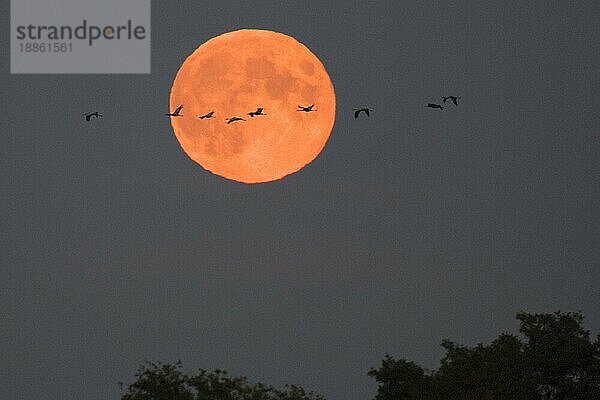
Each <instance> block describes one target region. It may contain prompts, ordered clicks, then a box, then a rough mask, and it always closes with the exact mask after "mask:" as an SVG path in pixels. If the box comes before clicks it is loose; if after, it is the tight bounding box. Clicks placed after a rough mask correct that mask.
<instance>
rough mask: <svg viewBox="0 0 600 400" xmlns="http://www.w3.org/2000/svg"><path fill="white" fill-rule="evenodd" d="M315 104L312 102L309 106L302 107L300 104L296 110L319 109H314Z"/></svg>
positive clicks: (308, 110) (309, 110)
mask: <svg viewBox="0 0 600 400" xmlns="http://www.w3.org/2000/svg"><path fill="white" fill-rule="evenodd" d="M314 106H315V105H314V104H311V105H310V106H308V107H302V106H298V109H297V110H296V111H303V112H311V111H317V110H314V109H313V107H314Z"/></svg>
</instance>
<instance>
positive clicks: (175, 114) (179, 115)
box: [165, 104, 183, 117]
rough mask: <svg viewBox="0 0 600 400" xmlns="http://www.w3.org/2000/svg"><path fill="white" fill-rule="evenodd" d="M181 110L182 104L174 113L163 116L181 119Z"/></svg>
mask: <svg viewBox="0 0 600 400" xmlns="http://www.w3.org/2000/svg"><path fill="white" fill-rule="evenodd" d="M182 108H183V104H182V105H180V106H179V107H177V108H176V109H175V111H174V112H172V113H169V114H165V115H168V116H170V117H183V114H179V113H180V112H181V109H182Z"/></svg>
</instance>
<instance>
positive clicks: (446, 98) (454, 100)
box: [442, 96, 460, 106]
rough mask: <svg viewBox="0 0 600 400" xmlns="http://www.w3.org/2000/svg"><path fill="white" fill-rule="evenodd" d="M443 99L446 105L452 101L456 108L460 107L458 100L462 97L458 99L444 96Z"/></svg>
mask: <svg viewBox="0 0 600 400" xmlns="http://www.w3.org/2000/svg"><path fill="white" fill-rule="evenodd" d="M442 99H444V103H445V102H446V100H448V99H450V100H452V102H453V103H454V105H455V106H457V105H458V101H457V100H458V99H460V97H456V96H444V97H442Z"/></svg>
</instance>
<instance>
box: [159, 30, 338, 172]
mask: <svg viewBox="0 0 600 400" xmlns="http://www.w3.org/2000/svg"><path fill="white" fill-rule="evenodd" d="M312 104H314V107H313V109H312V111H310V112H306V111H299V110H301V108H300V106H302V107H308V106H310V105H312ZM180 105H183V108H182V109H181V115H182V116H172V117H170V118H171V125H172V127H173V131H174V132H175V136H176V137H177V140H178V141H179V143H180V144H181V147H182V148H183V150H184V151H185V153H186V154H187V155H188V156H189V157H190V158H191V159H192V160H194V161H195V162H197V163H198V164H200V165H201V166H202V167H204V168H205V169H207V170H209V171H211V172H213V173H214V174H217V175H220V176H222V177H225V178H227V179H232V180H235V181H239V182H244V183H261V182H269V181H274V180H277V179H281V178H283V177H284V176H286V175H289V174H292V173H294V172H296V171H298V170H300V169H301V168H303V167H304V166H305V165H307V164H308V163H310V162H311V161H312V160H314V159H315V158H316V157H317V156H318V155H319V153H320V152H321V150H322V149H323V147H324V146H325V143H326V142H327V139H328V138H329V135H330V133H331V130H332V129H333V124H334V122H335V93H334V90H333V85H332V84H331V80H330V79H329V75H328V74H327V71H325V68H324V67H323V64H322V63H321V61H320V60H319V59H318V58H317V57H316V56H315V55H314V54H313V53H312V52H311V51H310V50H309V49H308V48H307V47H306V46H304V45H303V44H302V43H300V42H298V41H297V40H296V39H294V38H292V37H290V36H287V35H284V34H282V33H277V32H272V31H266V30H256V29H243V30H238V31H234V32H229V33H224V34H222V35H220V36H217V37H215V38H212V39H210V40H208V41H207V42H205V43H203V44H202V45H200V46H199V47H198V48H197V49H196V50H195V51H194V52H193V53H192V54H191V55H190V56H189V57H188V58H187V59H186V60H185V61H184V63H183V64H182V65H181V68H180V69H179V71H178V72H177V76H176V77H175V81H174V82H173V87H172V89H171V96H170V109H171V111H172V110H175V109H176V108H177V107H178V106H180ZM258 108H262V109H263V111H262V114H264V115H260V114H261V113H258V114H257V115H253V116H251V115H249V114H248V113H250V112H254V111H257V109H258ZM210 112H213V114H212V118H211V117H209V118H202V119H201V118H199V117H200V116H205V115H207V114H208V113H210ZM231 117H238V118H242V119H244V120H243V121H242V120H236V121H233V122H230V123H228V121H227V120H226V119H229V118H231Z"/></svg>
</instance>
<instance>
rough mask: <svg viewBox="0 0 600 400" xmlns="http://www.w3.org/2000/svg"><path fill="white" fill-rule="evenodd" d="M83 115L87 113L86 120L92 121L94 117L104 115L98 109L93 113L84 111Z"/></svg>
mask: <svg viewBox="0 0 600 400" xmlns="http://www.w3.org/2000/svg"><path fill="white" fill-rule="evenodd" d="M83 115H85V120H86V121H90V120H91V119H92V117H96V118H100V117H102V114H98V111H94V112H91V113H84V114H83Z"/></svg>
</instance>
